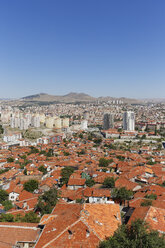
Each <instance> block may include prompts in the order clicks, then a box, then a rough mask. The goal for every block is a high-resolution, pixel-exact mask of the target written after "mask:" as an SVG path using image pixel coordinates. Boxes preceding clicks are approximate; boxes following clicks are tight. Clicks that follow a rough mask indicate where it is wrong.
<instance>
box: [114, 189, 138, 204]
mask: <svg viewBox="0 0 165 248" xmlns="http://www.w3.org/2000/svg"><path fill="white" fill-rule="evenodd" d="M111 194H112V198H113V199H117V200H119V201H120V203H122V202H123V201H124V204H125V201H126V200H130V199H131V198H132V196H133V191H132V190H128V189H126V188H125V187H122V188H114V189H113V190H112V192H111Z"/></svg>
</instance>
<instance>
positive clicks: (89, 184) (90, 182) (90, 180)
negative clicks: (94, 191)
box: [85, 178, 95, 187]
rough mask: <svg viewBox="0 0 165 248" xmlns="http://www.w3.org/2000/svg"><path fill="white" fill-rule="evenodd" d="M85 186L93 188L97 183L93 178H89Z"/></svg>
mask: <svg viewBox="0 0 165 248" xmlns="http://www.w3.org/2000/svg"><path fill="white" fill-rule="evenodd" d="M85 184H86V186H88V187H92V186H93V185H95V181H94V180H93V179H92V178H89V179H87V180H86V181H85Z"/></svg>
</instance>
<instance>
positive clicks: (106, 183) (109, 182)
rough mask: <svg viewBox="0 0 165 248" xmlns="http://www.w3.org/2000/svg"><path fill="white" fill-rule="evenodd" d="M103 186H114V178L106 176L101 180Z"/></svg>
mask: <svg viewBox="0 0 165 248" xmlns="http://www.w3.org/2000/svg"><path fill="white" fill-rule="evenodd" d="M103 187H105V188H114V187H115V179H114V178H113V177H106V178H105V179H104V182H103Z"/></svg>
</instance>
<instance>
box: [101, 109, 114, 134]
mask: <svg viewBox="0 0 165 248" xmlns="http://www.w3.org/2000/svg"><path fill="white" fill-rule="evenodd" d="M110 128H114V114H112V113H106V114H104V118H103V129H104V130H108V129H110Z"/></svg>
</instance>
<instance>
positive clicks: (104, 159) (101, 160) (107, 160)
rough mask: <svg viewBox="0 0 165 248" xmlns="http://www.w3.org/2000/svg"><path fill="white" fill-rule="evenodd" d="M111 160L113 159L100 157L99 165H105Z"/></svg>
mask: <svg viewBox="0 0 165 248" xmlns="http://www.w3.org/2000/svg"><path fill="white" fill-rule="evenodd" d="M112 162H113V159H106V158H100V159H99V166H100V167H107V166H108V165H109V164H111V163H112Z"/></svg>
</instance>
